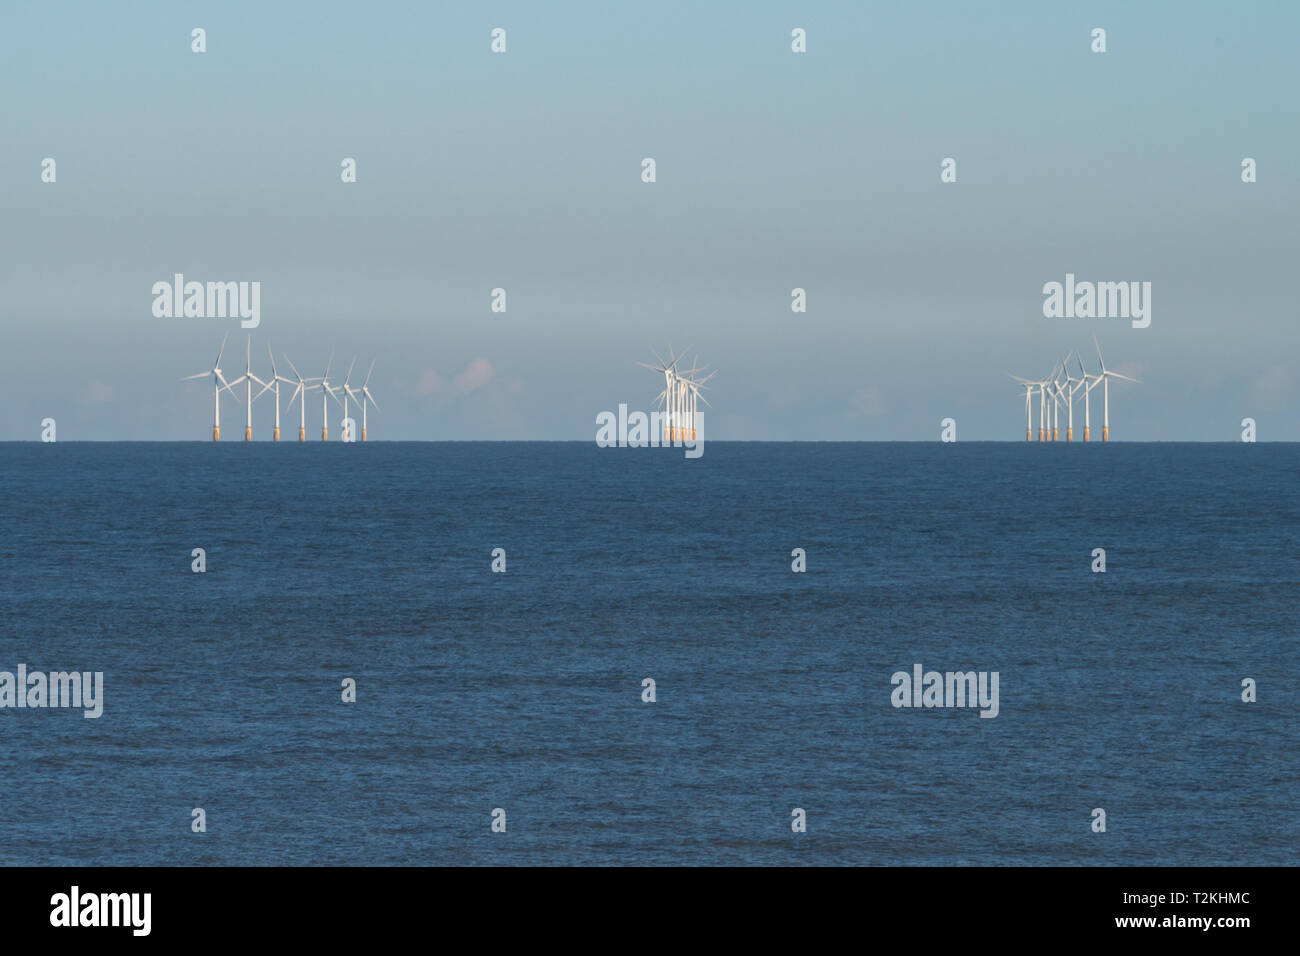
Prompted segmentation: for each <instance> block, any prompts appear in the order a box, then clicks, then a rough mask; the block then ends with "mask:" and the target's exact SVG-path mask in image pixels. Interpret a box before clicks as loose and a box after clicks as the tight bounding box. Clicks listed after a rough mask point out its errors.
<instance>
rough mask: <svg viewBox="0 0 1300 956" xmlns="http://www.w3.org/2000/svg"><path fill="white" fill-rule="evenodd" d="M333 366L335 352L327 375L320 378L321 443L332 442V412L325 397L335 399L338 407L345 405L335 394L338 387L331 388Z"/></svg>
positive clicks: (327, 367)
mask: <svg viewBox="0 0 1300 956" xmlns="http://www.w3.org/2000/svg"><path fill="white" fill-rule="evenodd" d="M333 364H334V353H333V352H330V360H329V362H328V363H327V364H326V365H325V374H324V375H322V376H321V378H320V388H321V396H320V440H321V441H329V440H330V416H329V411H330V410H329V405H327V404H326V403H325V396H327V395H328V396H329V397H330V398H332V399H334V404H336V405H342V404H343V403H342V402H340V401H339V397H338V396H337V395H335V394H334V392H335V391H337V387H336V388H330V366H331V365H333Z"/></svg>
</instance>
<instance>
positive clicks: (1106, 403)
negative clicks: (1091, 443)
mask: <svg viewBox="0 0 1300 956" xmlns="http://www.w3.org/2000/svg"><path fill="white" fill-rule="evenodd" d="M1092 342H1093V344H1094V345H1095V346H1097V361H1098V363H1099V364H1100V365H1101V375H1099V376H1098V377H1099V378H1100V379H1101V395H1102V420H1101V440H1102V441H1110V380H1111V379H1112V378H1118V379H1123V380H1124V381H1126V382H1133V383H1134V384H1137V385H1141V384H1142V383H1141V382H1139V381H1138V380H1137V379H1135V378H1129V377H1128V376H1127V375H1121V374H1119V372H1111V371H1108V370H1107V368H1106V362H1105V360H1104V359H1102V357H1101V343H1100V342H1098V341H1097V336H1095V335H1094V336H1093V337H1092Z"/></svg>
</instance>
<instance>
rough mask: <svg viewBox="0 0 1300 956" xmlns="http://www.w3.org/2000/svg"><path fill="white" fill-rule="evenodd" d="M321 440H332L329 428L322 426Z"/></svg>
mask: <svg viewBox="0 0 1300 956" xmlns="http://www.w3.org/2000/svg"><path fill="white" fill-rule="evenodd" d="M320 440H321V441H329V440H330V430H329V429H328V428H322V429H321V430H320Z"/></svg>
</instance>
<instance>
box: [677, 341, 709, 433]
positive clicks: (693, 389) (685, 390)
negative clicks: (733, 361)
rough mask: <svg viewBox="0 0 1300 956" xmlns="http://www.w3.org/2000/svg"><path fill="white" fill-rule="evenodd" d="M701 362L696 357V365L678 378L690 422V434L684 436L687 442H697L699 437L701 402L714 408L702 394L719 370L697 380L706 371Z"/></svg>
mask: <svg viewBox="0 0 1300 956" xmlns="http://www.w3.org/2000/svg"><path fill="white" fill-rule="evenodd" d="M699 361H700V357H699V356H698V355H697V356H695V363H694V364H693V365H692V367H691V368H690V369H688V370H687V371H685V372H683V373H681V375H680V376H679V377H678V381H679V382H680V383H681V387H682V398H683V400H684V401H683V405H684V411H685V414H686V417H687V422H688V427H687V431H688V432H689V434H687V435H685V436H683V437H684V438H685V440H687V441H695V439H696V437H697V432H698V419H699V402H700V401H703V402H704V404H705V405H708V406H709V407H710V408H712V407H713V406H712V405H710V404H709V400H708V399H707V398H705V397H704V396H703V395H702V394H701V392H702V391H703V389H704V388H705V384H704V383H705V382H707V381H708V380H709V379H711V378H713V376H714V375H717V374H718V373H717V370H716V369H715V370H714V371H712V372H710V373H709V374H708V375H706V376H704V377H703V378H696V376H697V375H699V374H700V373H701V372H703V371H704V369H703V368H701V367H700V365H699Z"/></svg>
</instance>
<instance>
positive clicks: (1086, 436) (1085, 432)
mask: <svg viewBox="0 0 1300 956" xmlns="http://www.w3.org/2000/svg"><path fill="white" fill-rule="evenodd" d="M1091 431H1092V429H1090V428H1085V429H1084V430H1083V440H1084V441H1092V435H1091V434H1089V433H1090V432H1091Z"/></svg>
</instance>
